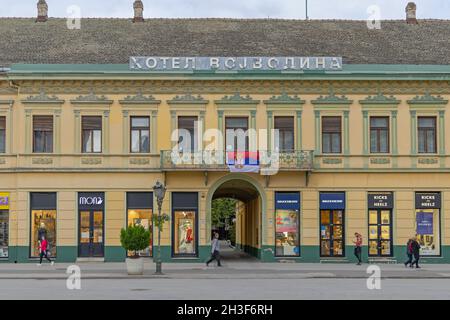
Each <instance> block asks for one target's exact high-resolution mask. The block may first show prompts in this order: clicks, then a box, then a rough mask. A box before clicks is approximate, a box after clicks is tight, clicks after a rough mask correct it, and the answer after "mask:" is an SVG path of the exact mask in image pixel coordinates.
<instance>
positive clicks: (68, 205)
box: [0, 1, 450, 263]
mask: <svg viewBox="0 0 450 320" xmlns="http://www.w3.org/2000/svg"><path fill="white" fill-rule="evenodd" d="M138 2H140V1H136V3H138ZM134 9H135V17H134V19H132V20H131V19H96V18H93V19H81V21H75V22H80V23H79V24H77V23H72V24H71V23H68V21H66V19H58V18H50V19H49V18H48V6H47V5H46V3H45V1H40V2H39V4H38V16H37V19H16V18H11V19H9V18H8V19H5V18H0V36H1V37H2V39H13V40H8V41H6V42H5V44H4V45H2V47H1V48H0V51H1V55H0V263H1V262H5V263H7V262H19V263H26V262H33V261H36V259H37V258H38V257H37V256H38V243H39V240H40V239H42V238H46V239H47V240H48V242H49V245H50V248H49V251H50V253H51V256H52V257H53V258H55V259H56V261H57V262H75V261H105V262H109V261H124V260H125V258H126V256H127V252H125V250H124V249H122V248H121V245H120V231H121V229H122V228H126V227H127V226H129V225H131V224H139V225H142V226H144V227H145V228H147V229H149V230H151V231H152V239H151V241H150V243H149V247H148V248H147V249H146V250H143V251H142V252H141V253H140V254H141V255H142V256H147V257H152V256H153V255H154V252H155V250H156V248H157V245H158V243H157V230H156V228H155V227H154V226H153V223H152V221H153V220H152V217H153V216H154V215H155V214H157V213H158V206H157V202H156V200H155V197H154V194H153V186H154V185H155V183H156V182H157V181H159V182H162V183H163V184H164V185H165V186H166V187H167V191H166V194H165V198H164V201H163V202H162V208H161V212H162V213H164V214H167V215H168V216H169V221H168V222H166V224H165V225H164V228H163V231H162V235H161V243H160V245H161V250H162V258H163V260H164V261H170V262H205V261H206V260H207V258H209V256H210V254H211V252H210V251H211V232H212V228H213V227H214V226H212V221H211V220H212V218H211V210H212V209H211V206H212V201H213V200H214V199H218V198H233V199H237V200H239V202H238V203H239V205H238V206H237V208H236V219H235V228H236V246H237V249H238V250H242V251H244V252H246V253H248V254H250V255H253V256H255V257H257V258H258V259H260V260H261V261H264V262H277V261H282V260H292V261H295V262H305V263H308V262H309V263H311V262H353V261H356V258H355V257H354V254H353V247H354V243H353V241H354V240H355V233H360V234H361V235H362V253H363V259H364V260H365V261H367V260H370V261H378V262H399V261H403V259H405V256H406V243H407V241H408V240H409V239H410V238H411V237H417V239H418V240H419V242H420V244H421V247H422V249H421V255H422V258H423V259H422V260H423V261H424V262H425V263H427V262H428V263H430V262H431V263H448V262H449V261H450V184H449V179H450V139H449V138H448V137H447V136H448V134H449V132H448V130H446V128H449V126H450V114H449V112H448V111H447V109H448V101H449V99H450V67H449V65H450V60H449V57H450V55H449V54H448V52H449V50H450V49H449V48H448V39H449V38H450V34H449V30H450V22H449V21H447V20H439V21H437V20H417V19H416V18H415V6H414V8H410V6H408V7H407V19H406V21H381V29H376V28H371V27H370V26H369V25H368V24H367V22H366V21H335V20H330V21H327V20H311V21H309V20H308V21H301V20H277V19H249V20H245V19H244V20H240V19H148V20H144V19H143V15H142V10H143V5H142V3H139V5H136V6H135V7H134ZM72 22H74V21H72ZM293 53H299V55H302V56H303V57H298V56H292V54H293ZM139 54H141V55H144V56H137V55H139ZM145 55H154V56H149V57H147V56H145ZM341 57H342V58H341ZM230 132H231V133H232V134H231V135H230V136H229V135H228V133H230ZM245 133H247V135H246V134H245ZM189 138H191V139H189Z"/></svg>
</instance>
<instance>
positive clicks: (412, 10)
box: [405, 2, 418, 24]
mask: <svg viewBox="0 0 450 320" xmlns="http://www.w3.org/2000/svg"><path fill="white" fill-rule="evenodd" d="M416 10H417V6H416V4H415V3H414V2H409V3H408V5H407V6H406V9H405V11H406V23H407V24H417V23H418V22H417V17H416Z"/></svg>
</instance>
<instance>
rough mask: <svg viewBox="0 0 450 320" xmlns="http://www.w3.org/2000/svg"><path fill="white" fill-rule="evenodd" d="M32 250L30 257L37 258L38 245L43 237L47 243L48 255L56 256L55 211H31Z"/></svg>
mask: <svg viewBox="0 0 450 320" xmlns="http://www.w3.org/2000/svg"><path fill="white" fill-rule="evenodd" d="M31 232H32V243H31V245H32V248H31V257H39V243H38V241H40V240H41V239H42V237H45V238H46V239H47V241H48V243H49V247H50V248H49V249H50V254H51V256H52V257H55V256H56V210H32V211H31Z"/></svg>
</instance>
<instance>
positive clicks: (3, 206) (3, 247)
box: [0, 193, 9, 258]
mask: <svg viewBox="0 0 450 320" xmlns="http://www.w3.org/2000/svg"><path fill="white" fill-rule="evenodd" d="M8 249H9V193H0V258H8Z"/></svg>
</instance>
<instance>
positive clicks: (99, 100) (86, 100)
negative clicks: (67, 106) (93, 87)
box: [70, 91, 113, 104]
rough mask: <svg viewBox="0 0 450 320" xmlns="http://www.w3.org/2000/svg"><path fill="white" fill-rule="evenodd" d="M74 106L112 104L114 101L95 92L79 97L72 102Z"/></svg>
mask: <svg viewBox="0 0 450 320" xmlns="http://www.w3.org/2000/svg"><path fill="white" fill-rule="evenodd" d="M70 102H71V103H72V104H112V103H113V100H108V98H106V97H105V96H103V95H102V96H97V95H95V93H94V91H91V93H89V94H88V95H86V96H83V95H81V96H78V97H77V98H75V99H73V100H70Z"/></svg>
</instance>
